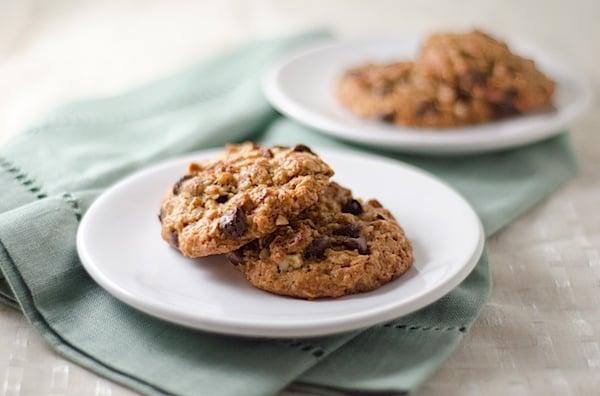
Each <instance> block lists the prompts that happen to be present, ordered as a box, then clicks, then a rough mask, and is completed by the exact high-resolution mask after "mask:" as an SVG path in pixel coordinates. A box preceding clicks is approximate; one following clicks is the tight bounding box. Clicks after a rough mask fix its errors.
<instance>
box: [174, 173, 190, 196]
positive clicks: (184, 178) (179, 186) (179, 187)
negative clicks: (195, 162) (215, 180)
mask: <svg viewBox="0 0 600 396" xmlns="http://www.w3.org/2000/svg"><path fill="white" fill-rule="evenodd" d="M192 177H194V175H184V176H183V177H182V178H181V179H179V180H177V182H176V183H175V184H174V185H173V194H174V195H177V194H179V191H180V190H181V185H182V184H183V182H184V181H186V180H188V179H191V178H192Z"/></svg>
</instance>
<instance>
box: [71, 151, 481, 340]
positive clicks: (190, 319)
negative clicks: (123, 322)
mask: <svg viewBox="0 0 600 396" xmlns="http://www.w3.org/2000/svg"><path fill="white" fill-rule="evenodd" d="M221 150H222V149H221V148H216V149H208V150H199V151H195V152H192V153H188V154H184V155H182V156H178V157H176V158H171V159H168V160H165V161H161V162H159V163H157V164H154V165H151V166H149V167H146V168H142V169H140V170H138V171H135V172H133V173H131V174H130V175H128V176H126V177H125V178H123V179H121V180H120V181H118V182H116V183H115V184H113V185H112V186H110V187H109V188H107V189H106V190H105V191H104V192H103V193H102V194H101V195H100V196H98V197H97V198H96V199H95V200H94V202H93V203H92V204H91V205H90V207H89V208H88V210H87V211H86V213H85V214H84V216H83V217H82V220H81V223H80V226H79V228H78V230H77V236H76V245H77V253H78V256H79V258H80V261H81V263H82V266H83V267H84V269H85V270H86V272H87V273H88V274H89V275H90V276H91V277H92V279H93V280H94V281H95V282H97V283H98V284H99V285H100V287H102V288H103V289H104V290H105V291H107V292H108V293H109V294H111V295H112V296H114V297H116V298H117V299H118V300H120V301H121V302H123V303H125V304H127V305H129V306H130V307H133V308H134V309H136V310H139V311H141V312H144V313H146V314H148V315H150V316H153V317H158V318H160V319H163V320H166V321H168V322H171V323H175V324H179V325H183V326H185V327H189V328H192V329H196V330H203V331H208V332H211V333H218V334H226V335H234V336H241V337H253V338H290V337H296V338H306V337H316V336H325V335H332V334H339V333H344V332H348V331H351V330H357V329H364V328H367V327H370V326H373V325H375V324H378V323H382V322H385V321H388V320H392V319H395V318H399V317H402V316H405V315H408V314H410V313H412V312H414V311H416V310H418V309H421V308H424V307H426V306H428V305H430V304H432V303H433V302H435V301H437V300H439V299H440V298H442V297H443V296H445V295H446V294H448V293H449V292H450V291H452V290H453V289H454V288H456V287H457V286H458V285H459V284H460V283H461V282H462V281H463V280H464V279H465V278H466V277H467V276H468V275H469V274H470V273H471V272H472V271H473V269H474V268H475V266H476V264H477V263H478V262H479V259H480V258H481V256H482V254H483V249H484V245H485V234H484V229H483V225H482V223H481V220H480V219H479V216H478V215H477V213H476V212H475V210H474V208H473V206H472V205H471V204H470V203H469V202H468V201H467V200H466V199H465V198H464V197H463V196H462V194H460V193H459V192H458V191H456V190H455V189H454V188H453V187H452V186H450V185H449V184H448V183H446V182H445V181H444V180H442V179H440V178H438V177H437V176H435V175H433V174H431V173H430V172H427V171H425V170H423V169H421V168H419V167H417V166H414V165H411V164H407V163H405V162H402V161H398V160H395V159H390V158H386V157H382V156H378V155H373V154H371V153H362V152H361V153H360V155H361V157H369V158H371V159H374V160H377V161H383V162H388V163H391V164H393V165H396V166H401V167H405V168H407V169H409V170H411V171H413V172H416V173H418V174H419V175H420V176H424V177H426V178H429V179H432V180H433V181H435V182H437V183H440V184H441V185H442V186H443V187H445V188H446V189H448V190H449V191H450V192H451V193H452V194H453V195H455V197H456V198H457V199H459V200H460V201H462V203H463V204H464V205H466V207H467V209H468V210H469V211H470V212H471V215H472V218H473V220H474V221H475V222H476V226H477V228H478V241H477V244H476V247H475V249H474V251H473V252H472V255H471V257H470V258H469V259H468V260H467V262H466V263H464V264H463V265H462V266H461V267H460V268H459V270H457V271H456V272H455V273H453V274H452V275H451V276H450V277H448V279H446V280H445V281H444V283H442V284H441V285H438V286H437V287H435V288H432V289H428V290H426V291H425V292H422V293H419V294H417V295H416V296H415V297H414V298H413V299H412V300H411V301H410V302H409V303H404V304H403V305H400V306H395V307H393V303H391V304H386V305H384V306H383V307H374V308H370V309H368V310H362V311H359V312H354V313H352V314H348V315H344V316H342V317H341V318H340V317H336V318H335V319H329V318H326V319H318V320H316V321H311V322H309V323H304V324H298V323H294V322H292V323H291V324H290V323H287V322H286V323H271V324H269V323H253V324H248V323H247V322H245V321H244V320H231V319H230V318H223V317H221V318H218V319H215V318H199V316H198V314H197V313H196V314H191V313H181V312H175V311H172V310H168V309H166V307H164V306H163V305H152V304H145V303H144V301H143V298H141V297H139V296H135V295H134V294H132V293H131V292H129V291H128V290H127V289H125V288H122V287H121V286H120V285H119V284H118V283H117V282H115V281H113V280H111V279H110V278H109V277H107V276H106V274H104V273H103V272H102V271H101V269H100V266H98V265H96V264H95V263H94V262H93V259H92V258H91V257H90V255H89V252H88V251H87V246H86V240H85V233H86V230H87V228H88V227H91V226H92V225H90V218H92V216H93V213H94V212H95V211H96V210H98V208H99V207H101V205H102V203H103V202H104V200H105V199H108V197H110V196H111V195H112V194H114V193H115V192H116V191H117V190H118V189H120V188H123V187H124V186H126V185H128V184H129V183H130V182H131V181H132V180H134V179H137V178H139V177H143V176H144V175H147V174H152V173H153V172H156V171H158V170H159V169H162V168H168V167H170V166H173V165H174V164H175V163H180V162H182V161H189V160H190V159H191V158H193V157H195V156H197V155H199V154H201V155H211V154H213V153H218V152H220V151H221ZM315 151H317V152H319V153H326V152H333V153H336V154H341V155H348V154H349V155H357V154H358V153H357V152H355V151H352V150H345V149H337V148H329V147H320V148H317V149H316V150H315ZM90 213H92V215H90Z"/></svg>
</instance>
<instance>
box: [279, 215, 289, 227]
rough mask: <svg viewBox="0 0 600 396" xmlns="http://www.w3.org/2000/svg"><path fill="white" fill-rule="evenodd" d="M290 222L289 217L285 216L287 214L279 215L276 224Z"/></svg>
mask: <svg viewBox="0 0 600 396" xmlns="http://www.w3.org/2000/svg"><path fill="white" fill-rule="evenodd" d="M289 223H290V222H289V221H288V219H287V218H285V216H282V215H279V216H277V219H276V220H275V225H278V226H280V225H286V224H289Z"/></svg>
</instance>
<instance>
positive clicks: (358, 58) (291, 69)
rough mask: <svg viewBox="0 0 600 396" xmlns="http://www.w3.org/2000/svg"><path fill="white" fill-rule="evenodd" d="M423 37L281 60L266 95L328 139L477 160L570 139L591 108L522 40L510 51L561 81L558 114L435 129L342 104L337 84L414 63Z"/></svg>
mask: <svg viewBox="0 0 600 396" xmlns="http://www.w3.org/2000/svg"><path fill="white" fill-rule="evenodd" d="M423 38H424V37H422V38H417V37H412V38H407V37H402V38H400V37H388V38H380V39H375V38H370V39H356V40H346V41H329V42H321V43H318V44H312V45H311V46H308V47H305V48H303V49H301V50H299V51H297V52H294V53H292V54H290V55H288V56H286V57H285V58H284V59H281V60H280V61H278V62H277V63H276V64H275V65H274V66H273V67H272V68H271V69H270V70H269V71H268V72H267V74H266V76H265V78H264V81H263V90H264V93H265V95H266V97H267V99H268V100H269V101H270V102H271V104H272V105H273V106H274V107H276V108H277V109H278V110H279V111H281V112H282V113H284V114H286V115H287V116H289V117H291V118H293V119H295V120H296V121H298V122H300V123H302V124H305V125H307V126H310V127H312V128H315V129H317V130H319V131H321V132H323V133H326V134H329V135H333V136H335V137H338V138H341V139H344V140H348V141H352V142H356V143H360V144H364V145H368V146H373V147H379V148H385V149H390V150H397V151H403V152H413V153H424V154H465V153H477V152H486V151H495V150H500V149H506V148H509V147H516V146H520V145H525V144H528V143H533V142H536V141H539V140H542V139H546V138H548V137H551V136H554V135H557V134H558V133H561V132H563V131H564V128H565V127H567V126H568V125H569V123H571V122H572V121H573V120H574V119H575V118H576V117H577V116H578V115H580V114H581V113H582V112H583V111H584V110H585V109H586V108H587V107H588V105H589V102H590V96H591V95H590V91H589V89H588V86H587V84H586V82H585V79H584V78H583V77H582V75H581V74H580V73H575V72H573V71H570V70H569V69H567V68H565V67H564V66H562V65H561V64H560V63H559V62H557V61H555V60H554V59H552V58H551V57H550V56H549V55H548V54H547V53H546V52H544V51H542V50H540V49H539V48H536V47H535V46H533V45H530V44H529V45H526V44H524V43H523V42H522V41H521V40H519V41H517V42H509V45H510V47H511V49H512V50H513V51H515V52H516V53H518V54H521V55H524V56H525V57H528V58H532V59H534V60H535V62H536V64H537V65H538V67H539V68H540V69H541V70H542V71H543V72H544V73H546V74H548V75H549V76H550V77H551V78H552V79H554V80H555V81H556V82H557V89H556V92H555V96H554V105H555V107H556V110H554V111H551V112H544V113H536V114H528V115H522V116H517V117H512V118H508V119H506V120H501V121H495V122H489V123H484V124H477V125H472V126H463V127H457V128H444V129H431V128H414V127H403V126H398V125H392V124H386V123H383V122H379V121H372V120H366V119H362V118H360V117H358V116H356V115H354V114H353V113H351V112H350V111H349V110H347V109H346V108H344V107H343V106H342V104H341V103H340V102H339V101H338V99H337V98H336V96H335V89H336V84H337V82H338V80H339V78H340V77H341V75H342V73H343V72H344V71H345V70H347V69H348V68H351V67H355V66H360V65H363V64H365V63H370V62H390V61H395V60H407V59H414V57H415V55H416V51H417V48H418V46H419V44H420V42H421V40H422V39H423Z"/></svg>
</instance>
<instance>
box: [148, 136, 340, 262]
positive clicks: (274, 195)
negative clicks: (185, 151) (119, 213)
mask: <svg viewBox="0 0 600 396" xmlns="http://www.w3.org/2000/svg"><path fill="white" fill-rule="evenodd" d="M332 175H333V171H332V170H331V168H330V167H329V166H328V165H327V164H326V163H325V162H323V161H322V160H321V159H320V158H319V157H318V156H317V155H316V154H315V153H313V152H312V151H311V150H310V149H309V148H308V147H306V146H304V145H297V146H295V147H283V146H277V147H270V148H269V147H262V146H258V145H256V144H253V143H244V144H240V145H229V146H227V147H226V152H225V153H224V154H223V155H222V156H221V157H220V158H218V159H216V160H208V161H203V162H198V163H192V164H190V165H189V167H188V171H187V173H186V174H185V175H184V176H183V177H181V178H180V179H179V180H178V181H177V182H176V183H175V184H174V185H173V187H172V189H171V190H170V191H169V192H168V193H167V195H166V196H165V198H164V199H163V202H162V205H161V209H160V213H159V220H160V222H161V225H162V232H161V234H162V237H163V239H164V240H165V241H167V242H168V243H169V244H171V245H172V246H173V247H175V248H177V249H179V250H180V251H181V253H182V254H183V255H185V256H188V257H202V256H208V255H211V254H219V253H226V252H230V251H233V250H235V249H237V248H239V247H240V246H243V245H245V244H247V243H248V242H250V241H252V240H254V239H257V238H261V237H264V236H266V235H268V234H269V233H271V232H273V231H274V230H275V228H276V227H278V226H281V225H285V224H288V223H289V222H290V221H291V219H292V218H294V217H295V216H297V215H298V214H299V213H300V212H302V211H303V210H305V209H306V208H308V207H310V206H311V205H313V204H315V203H316V202H317V200H318V198H319V195H320V194H322V193H323V192H324V191H325V189H326V188H327V186H328V184H329V178H330V177H331V176H332Z"/></svg>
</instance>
